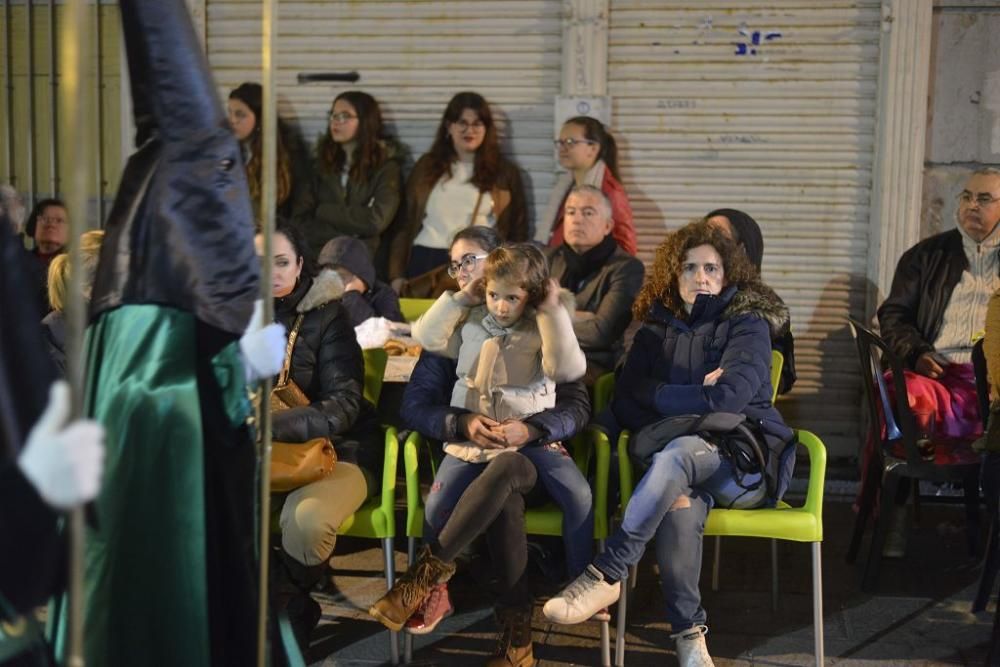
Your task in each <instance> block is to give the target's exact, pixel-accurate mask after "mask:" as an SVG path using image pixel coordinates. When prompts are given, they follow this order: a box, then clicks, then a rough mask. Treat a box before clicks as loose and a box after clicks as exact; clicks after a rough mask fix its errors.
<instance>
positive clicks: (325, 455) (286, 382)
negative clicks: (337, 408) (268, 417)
mask: <svg viewBox="0 0 1000 667" xmlns="http://www.w3.org/2000/svg"><path fill="white" fill-rule="evenodd" d="M304 317H305V315H304V314H301V313H300V314H299V316H298V317H296V318H295V323H294V324H293V325H292V330H291V332H290V333H289V334H288V345H287V346H286V347H285V365H284V366H283V367H282V369H281V374H280V375H279V376H278V382H277V383H276V384H275V386H274V388H273V389H272V390H271V412H272V413H274V412H280V411H282V410H288V409H290V408H297V407H301V406H304V405H309V403H311V401H310V400H309V397H308V396H306V394H305V392H304V391H302V389H301V388H300V387H299V385H297V384H295V380H292V379H291V377H290V373H291V367H292V351H293V350H294V349H295V341H296V340H298V337H299V329H300V328H301V327H302V320H303V318H304ZM336 462H337V451H336V450H335V449H334V448H333V442H332V441H331V440H330V438H325V437H324V438H313V439H312V440H309V441H308V442H278V441H274V442H272V443H271V491H272V492H274V493H285V492H288V491H294V490H295V489H297V488H299V487H300V486H305V485H306V484H312V483H313V482H316V481H318V480H321V479H323V478H324V477H328V476H329V475H331V474H333V466H334V464H335V463H336Z"/></svg>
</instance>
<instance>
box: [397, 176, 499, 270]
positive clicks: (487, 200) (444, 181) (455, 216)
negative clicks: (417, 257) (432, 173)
mask: <svg viewBox="0 0 1000 667" xmlns="http://www.w3.org/2000/svg"><path fill="white" fill-rule="evenodd" d="M473 168H474V165H473V163H472V162H464V161H461V160H459V161H457V162H453V163H452V164H451V178H448V175H447V174H444V175H443V176H441V178H440V179H439V180H438V182H437V183H435V184H434V189H433V190H431V194H430V196H429V197H428V198H427V209H426V211H425V214H424V221H423V228H422V229H421V230H420V233H419V234H417V238H415V239H414V240H413V245H419V246H424V247H425V248H439V249H444V250H447V249H448V248H450V247H451V241H452V239H453V238H454V236H455V234H456V233H457V232H458V231H459V230H461V229H465V228H466V227H469V226H471V225H485V226H487V227H493V226H495V225H496V217H495V216H494V215H493V197H492V196H491V195H490V193H489V192H484V193H483V199H482V201H480V202H479V212H478V213H477V214H476V219H475V220H472V219H471V218H472V210H473V209H474V208H475V207H476V198H477V197H479V190H478V189H477V188H476V186H474V185H473V184H472V183H470V182H469V179H470V178H472V172H473Z"/></svg>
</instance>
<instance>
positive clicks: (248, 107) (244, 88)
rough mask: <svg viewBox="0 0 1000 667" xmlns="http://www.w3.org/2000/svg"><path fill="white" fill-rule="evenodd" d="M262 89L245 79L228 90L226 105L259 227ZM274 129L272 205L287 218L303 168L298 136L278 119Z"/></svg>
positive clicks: (255, 220)
mask: <svg viewBox="0 0 1000 667" xmlns="http://www.w3.org/2000/svg"><path fill="white" fill-rule="evenodd" d="M263 106H264V91H263V88H261V86H260V84H259V83H252V82H246V83H242V84H240V85H239V86H237V87H236V88H234V89H233V90H232V91H230V93H229V100H228V101H227V103H226V108H227V110H228V114H229V125H230V126H231V127H232V128H233V134H234V135H236V138H237V139H238V140H239V142H240V147H241V148H242V149H243V163H244V165H245V167H246V170H247V186H249V188H250V199H251V201H252V202H253V213H254V225H255V226H256V227H257V228H258V229H260V221H261V210H260V198H261V192H262V190H261V176H262V172H261V170H262V168H263V165H262V164H261V154H262V151H263V145H262V144H263V141H262V139H261V127H263V125H262V123H263V115H262V113H263ZM277 127H278V132H277V136H276V137H275V145H276V147H277V151H278V160H277V163H276V164H275V178H276V179H277V180H276V181H275V191H274V192H275V206H276V209H275V210H276V211H277V213H278V214H279V215H281V216H283V217H287V216H288V215H289V214H290V213H291V212H292V202H293V198H292V197H293V192H294V189H295V188H296V187H298V186H299V185H300V184H299V183H297V182H296V181H300V180H303V178H304V175H303V172H304V170H303V169H302V166H301V163H302V160H303V156H302V155H300V152H301V146H300V145H299V141H298V137H297V136H295V134H294V133H293V132H292V131H291V130H290V129H289V128H287V127H286V126H285V124H284V123H283V122H282V121H281V119H280V118H279V119H278V124H277Z"/></svg>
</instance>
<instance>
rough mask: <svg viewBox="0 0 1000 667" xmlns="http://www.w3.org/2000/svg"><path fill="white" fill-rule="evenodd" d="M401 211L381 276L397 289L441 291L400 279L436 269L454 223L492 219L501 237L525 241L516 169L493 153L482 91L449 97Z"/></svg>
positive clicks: (494, 141) (444, 259)
mask: <svg viewBox="0 0 1000 667" xmlns="http://www.w3.org/2000/svg"><path fill="white" fill-rule="evenodd" d="M406 207H407V208H406V219H405V220H404V221H402V223H403V224H402V228H401V229H399V230H398V232H397V233H396V235H395V237H394V238H393V240H392V253H391V255H390V257H389V278H390V281H391V284H392V286H393V289H395V290H396V291H397V292H398V293H400V294H401V295H403V296H414V297H430V296H433V297H437V296H438V295H439V294H440V293H441V292H440V291H437V293H432V292H431V291H427V292H425V293H417V291H415V289H413V288H411V289H408V290H404V286H405V285H406V283H407V281H408V280H410V279H413V278H417V277H420V276H425V275H426V274H428V273H429V272H432V271H435V270H439V269H440V270H442V273H443V268H444V266H445V265H446V264H447V263H448V247H449V245H450V244H451V240H452V238H453V237H454V236H455V233H456V232H458V231H459V230H461V229H463V228H465V227H469V226H472V225H482V226H485V227H493V228H494V229H496V231H497V234H498V235H499V236H500V239H501V240H502V241H507V242H509V241H526V240H527V239H528V217H527V215H528V214H527V208H526V205H525V201H524V186H523V185H522V183H521V173H520V171H519V170H518V168H517V167H516V166H515V165H514V164H513V163H512V162H510V161H509V160H507V158H505V157H503V155H501V154H500V140H499V137H498V135H497V128H496V124H495V123H494V122H493V112H492V111H491V110H490V105H489V104H488V103H487V102H486V100H485V99H483V96H482V95H479V94H478V93H472V92H462V93H458V94H457V95H455V96H454V97H453V98H451V101H450V102H448V106H447V107H446V108H445V110H444V115H443V116H442V117H441V123H440V124H439V125H438V129H437V133H436V134H435V136H434V143H433V144H432V145H431V148H430V150H429V151H428V152H427V153H426V154H424V155H423V156H422V157H421V158H420V159H419V160H417V163H416V164H415V165H414V166H413V171H412V172H411V173H410V178H409V180H407V183H406Z"/></svg>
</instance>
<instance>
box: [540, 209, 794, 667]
mask: <svg viewBox="0 0 1000 667" xmlns="http://www.w3.org/2000/svg"><path fill="white" fill-rule="evenodd" d="M758 275H759V274H758V273H757V271H756V270H755V269H754V268H753V267H752V265H751V264H750V262H749V260H748V259H747V256H746V254H745V253H744V252H743V251H742V250H740V249H739V248H738V247H737V246H736V245H735V244H734V243H733V242H732V241H731V240H730V239H729V238H728V237H726V236H725V235H723V233H722V232H720V231H719V230H718V229H717V228H715V227H713V226H711V225H709V224H708V223H707V222H704V221H698V222H694V223H691V224H689V225H687V226H686V227H683V228H681V229H680V230H678V231H676V232H674V233H672V234H670V235H669V236H668V237H667V239H666V240H665V241H664V242H663V243H662V244H661V245H660V247H659V248H657V250H656V257H655V260H654V262H653V266H652V273H651V274H650V275H649V276H648V278H647V280H646V283H645V284H644V285H643V287H642V290H641V291H640V293H639V296H638V298H637V299H636V302H635V306H634V308H633V313H634V315H635V317H636V318H637V319H642V320H643V321H644V324H643V326H642V328H641V329H640V330H639V331H638V333H637V334H636V336H635V342H634V343H633V345H632V349H631V350H630V352H629V354H628V357H627V359H626V362H625V366H624V368H623V369H622V372H621V376H620V377H619V379H618V381H617V383H616V393H615V397H614V400H613V402H612V406H611V408H612V411H613V413H614V417H615V418H616V419H617V420H618V422H619V423H620V424H621V425H622V426H623V427H624V428H627V429H630V430H631V431H633V433H636V432H638V431H641V430H642V429H643V428H644V427H646V426H650V425H652V424H655V423H657V422H660V421H661V420H663V419H664V418H669V417H675V416H680V415H691V414H697V415H705V414H710V413H714V412H730V413H742V414H743V415H745V416H746V417H747V419H748V420H749V421H750V422H752V423H753V424H759V425H760V432H761V436H762V438H763V440H764V441H765V442H766V445H767V447H766V449H767V451H768V452H769V453H768V456H767V465H766V468H765V469H764V471H763V473H761V472H746V473H742V472H741V471H740V470H739V469H738V468H737V466H736V463H735V457H733V458H730V456H729V455H728V454H727V453H726V452H725V451H724V450H723V449H722V448H720V447H719V446H718V445H717V444H714V443H713V442H709V441H708V440H705V439H703V438H702V437H700V436H698V435H683V436H680V437H676V438H673V439H672V440H670V441H668V442H664V443H663V448H662V449H661V450H660V451H659V452H657V453H656V454H654V455H653V457H652V460H651V461H652V462H651V465H650V467H649V469H648V471H647V472H646V473H645V475H644V476H643V477H642V479H641V480H640V482H639V484H638V485H637V486H636V489H635V493H634V494H633V495H632V498H631V500H630V501H629V504H628V507H627V508H626V510H625V516H624V518H623V521H622V525H621V527H620V528H619V529H618V530H617V531H616V532H615V533H614V534H613V535H612V536H611V537H610V538H609V539H608V541H607V543H606V548H605V551H604V553H602V554H600V555H598V556H597V557H596V558H595V559H594V560H593V562H592V563H591V565H589V566H588V568H587V570H586V571H585V572H584V573H583V574H581V575H580V576H579V577H578V578H577V579H576V580H575V581H574V582H573V583H572V584H570V585H569V586H568V587H567V588H566V589H565V590H563V591H562V592H561V593H560V594H559V595H557V596H556V597H554V598H552V599H551V600H549V601H548V602H547V603H546V604H545V607H544V610H543V611H544V613H545V615H546V616H547V617H548V618H549V620H551V621H553V622H556V623H566V624H569V623H579V622H581V621H584V620H586V619H588V618H590V617H591V616H593V615H594V614H595V613H596V612H597V611H598V610H600V609H602V608H603V607H606V606H608V605H609V604H611V603H613V602H614V601H616V600H617V599H618V595H619V591H620V586H621V583H620V581H621V580H622V579H624V578H626V576H627V574H628V570H629V568H630V567H631V566H632V565H635V564H636V563H638V561H639V559H640V557H641V556H642V553H643V550H644V549H645V547H646V543H647V542H649V541H650V540H651V539H653V538H655V539H656V559H657V562H658V563H659V566H660V579H661V587H662V590H663V596H664V601H665V604H666V616H667V620H668V621H669V622H670V625H671V628H672V632H673V634H672V635H671V638H672V639H674V640H675V641H676V646H677V655H678V658H679V660H680V664H681V665H711V664H713V663H712V659H711V657H710V656H709V654H708V650H707V648H706V646H705V638H704V636H705V633H706V632H707V630H708V628H707V626H706V625H705V622H706V618H707V617H706V614H705V610H704V609H703V608H702V606H701V594H700V592H699V590H698V579H699V576H700V574H701V554H702V537H703V529H704V525H705V519H706V517H707V516H708V511H709V509H711V508H712V506H713V505H715V504H719V505H721V506H723V507H733V508H740V509H749V508H754V507H759V506H761V505H764V504H766V503H769V502H774V501H775V500H776V498H774V497H770V496H769V495H768V493H767V489H768V487H772V484H771V483H770V482H771V480H776V486H777V488H779V489H780V488H782V486H783V482H784V481H786V480H787V475H788V473H789V471H790V470H791V465H792V463H793V457H792V456H791V455H783V454H786V445H787V444H788V443H789V442H790V441H791V439H792V432H791V430H790V429H789V428H788V427H787V426H785V424H784V422H783V421H782V419H781V415H780V414H778V411H777V410H775V409H774V406H773V405H771V381H770V360H771V331H772V330H775V329H780V328H781V327H782V326H783V325H784V324H785V323H786V322H787V320H788V310H787V309H786V308H785V307H784V305H783V304H781V303H780V301H779V300H776V299H775V298H774V296H773V292H772V291H771V290H770V289H769V288H767V287H766V286H764V285H763V284H761V282H760V279H759V277H758ZM792 451H794V450H792ZM779 468H780V470H779ZM738 478H739V479H738ZM763 478H766V479H767V481H768V482H769V483H768V484H763V483H758V482H763V481H764V479H763Z"/></svg>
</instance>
